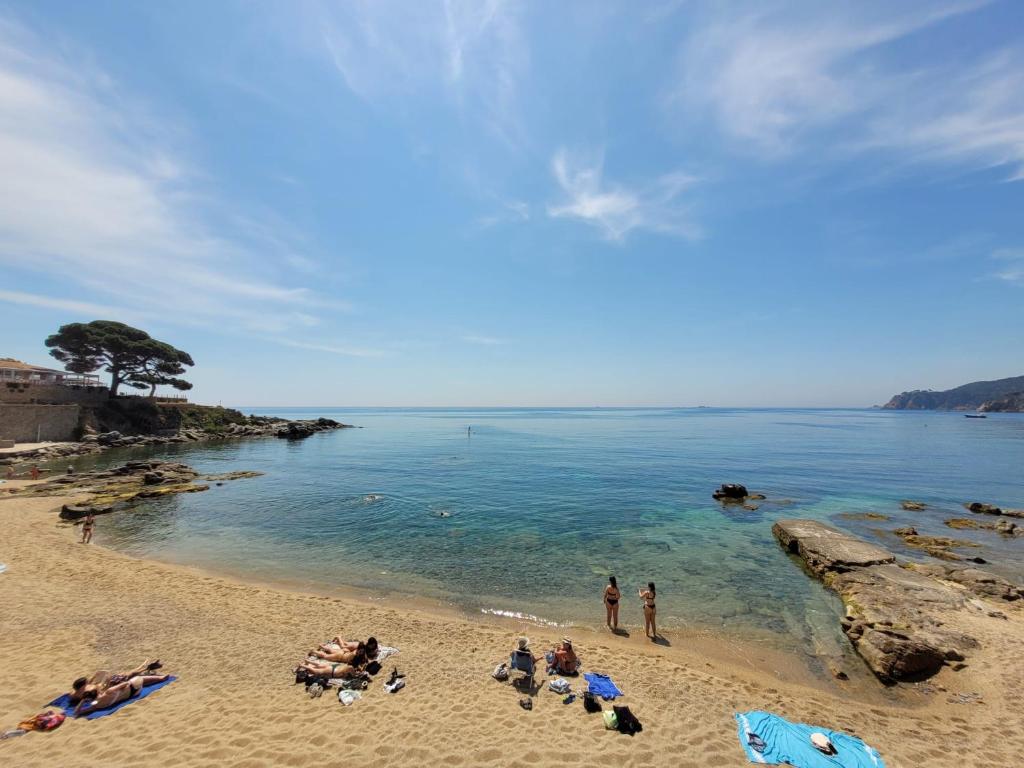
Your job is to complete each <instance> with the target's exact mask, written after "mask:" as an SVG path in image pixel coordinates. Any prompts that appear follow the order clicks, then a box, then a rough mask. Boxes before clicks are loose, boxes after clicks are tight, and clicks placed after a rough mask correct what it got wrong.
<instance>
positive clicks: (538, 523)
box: [79, 408, 1024, 659]
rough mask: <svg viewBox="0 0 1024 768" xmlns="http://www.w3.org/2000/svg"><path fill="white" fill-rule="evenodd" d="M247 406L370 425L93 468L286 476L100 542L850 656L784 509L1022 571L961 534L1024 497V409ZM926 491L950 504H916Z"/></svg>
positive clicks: (1017, 542) (284, 575)
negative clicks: (168, 463) (744, 499)
mask: <svg viewBox="0 0 1024 768" xmlns="http://www.w3.org/2000/svg"><path fill="white" fill-rule="evenodd" d="M245 410H246V412H251V413H256V414H260V415H270V416H281V417H285V418H292V419H300V418H314V417H318V416H326V417H329V418H333V419H337V420H338V421H342V422H344V423H346V424H352V425H354V426H355V427H357V428H355V429H343V430H337V431H331V432H324V433H319V434H316V435H313V436H312V437H310V438H308V439H305V440H299V441H287V440H281V439H275V438H264V439H248V440H233V441H216V442H205V443H200V444H186V445H171V446H160V447H154V448H149V449H134V450H131V451H130V452H129V451H124V450H121V451H111V452H107V453H104V454H100V455H98V456H94V457H86V458H84V459H82V460H80V462H79V466H80V467H82V468H86V467H102V466H106V465H110V464H115V463H118V462H121V461H124V460H126V459H128V458H141V457H144V456H152V457H156V458H163V459H171V460H176V461H182V462H186V463H188V464H190V465H192V466H194V467H196V468H197V469H199V470H200V471H202V472H204V473H220V472H228V471H234V470H256V471H259V472H263V473H264V474H263V475H262V476H261V477H257V478H251V479H242V480H235V481H229V482H224V483H223V484H216V485H214V484H212V483H211V488H210V490H209V491H206V492H204V493H195V494H183V495H179V496H173V497H170V498H163V499H160V500H156V501H152V502H150V503H148V504H146V505H145V506H143V507H141V508H138V509H136V510H134V511H129V512H121V513H115V514H112V515H109V516H106V517H103V518H101V519H100V521H99V525H98V527H97V541H98V542H99V543H102V544H104V545H107V546H110V547H113V548H115V549H118V550H121V551H124V552H127V553H130V554H132V555H137V556H141V557H147V558H154V559H158V560H164V561H169V562H174V563H180V564H186V565H192V566H201V567H204V568H209V569H214V570H217V571H220V572H224V573H229V574H233V575H237V576H240V577H243V578H250V579H256V580H262V581H270V582H275V583H286V584H289V585H293V586H296V587H299V588H309V589H315V590H318V591H330V590H333V589H337V590H339V591H341V590H346V591H353V590H354V591H356V592H362V593H370V594H374V595H378V596H379V595H393V596H398V597H402V596H405V597H408V598H415V599H420V600H426V601H435V602H437V603H441V604H444V605H446V606H450V607H453V608H455V609H456V610H458V611H462V612H465V613H467V614H471V615H497V616H513V617H520V618H523V619H526V620H528V621H533V622H537V623H541V624H551V625H558V626H568V627H571V626H580V625H582V626H589V627H599V626H603V624H604V621H605V614H604V607H603V604H602V601H601V595H602V591H603V589H604V586H605V584H606V580H607V577H608V576H609V575H611V574H614V575H615V576H616V577H617V579H618V583H619V585H620V587H621V589H622V592H623V596H624V599H623V601H622V606H621V618H620V620H621V621H622V622H623V624H625V625H626V626H630V625H634V626H642V617H641V608H640V601H639V600H638V599H636V598H635V597H634V596H635V594H636V590H637V588H638V587H640V586H641V585H646V584H647V582H649V581H654V582H655V583H656V586H657V595H658V599H657V602H658V621H659V629H660V630H662V631H663V633H664V634H665V635H666V636H671V633H672V631H673V630H676V631H677V632H695V631H707V632H712V633H717V634H721V635H723V636H733V637H740V638H748V639H751V640H756V641H757V642H763V643H768V644H770V645H774V646H776V647H778V648H780V649H795V650H797V651H799V652H801V653H803V654H805V655H806V656H807V658H808V659H814V658H819V657H821V656H822V655H823V654H828V653H829V652H831V651H834V650H835V649H837V648H839V649H841V648H843V647H844V643H843V640H842V637H841V634H840V630H839V622H838V618H839V616H840V615H841V612H842V607H841V605H840V603H839V601H838V600H837V599H836V598H835V597H834V596H833V595H831V594H830V593H828V592H827V591H826V590H825V589H823V588H822V586H821V585H820V584H819V583H818V582H816V581H814V580H813V579H811V578H809V577H808V575H807V574H806V573H804V571H803V570H802V569H801V567H800V565H799V563H798V562H797V561H796V560H795V559H794V558H793V557H792V556H790V555H788V554H787V553H786V552H784V551H783V550H782V548H781V547H780V546H779V545H778V544H777V542H776V541H775V540H774V538H773V537H772V533H771V528H772V523H773V522H774V521H775V520H777V519H780V518H791V517H800V518H811V519H815V520H821V521H826V522H829V523H831V524H833V525H835V526H838V527H839V528H842V529H845V530H848V531H850V532H852V533H854V534H856V535H858V536H862V537H864V538H866V539H869V540H871V541H874V542H877V543H879V544H881V545H883V546H885V547H887V548H890V549H891V550H893V551H895V552H897V553H898V554H899V555H900V556H902V557H904V558H906V559H909V560H921V561H928V560H929V559H930V558H929V557H928V556H927V555H924V554H923V553H921V552H919V551H916V550H914V549H911V548H909V547H907V546H906V545H904V543H903V542H902V540H901V539H900V538H898V537H897V536H895V535H894V534H893V530H894V529H896V528H898V527H900V526H904V525H913V526H914V527H915V528H916V529H917V530H918V532H919V533H922V534H934V535H943V536H952V537H955V538H957V539H960V540H962V541H964V542H965V543H966V545H965V546H963V547H962V548H959V549H957V550H955V551H957V552H959V553H961V554H963V555H964V556H968V557H976V556H980V557H983V558H984V559H985V560H986V561H988V563H989V564H988V565H987V566H985V567H987V568H990V569H991V570H993V571H995V572H997V573H1000V574H1002V575H1004V576H1006V577H1009V578H1013V579H1016V580H1018V581H1020V580H1024V537H1020V538H1016V539H1011V538H1006V537H1003V536H1001V535H999V534H997V533H995V532H992V531H987V530H978V531H973V530H953V529H951V528H948V527H947V526H945V525H944V521H945V520H948V519H950V518H952V517H973V516H972V515H971V514H970V513H969V512H967V511H966V510H964V508H963V506H962V505H963V503H964V502H970V501H985V502H991V503H995V504H998V505H1002V506H1008V507H1018V508H1019V507H1024V415H1021V414H990V415H989V417H988V418H987V419H966V418H964V416H963V414H961V413H943V412H919V411H885V410H877V409H872V410H838V409H836V410H809V409H722V408H645V409H640V408H629V409H624V408H586V409H561V408H539V409H526V408H486V409H478V408H402V409H398V408H373V409H369V408H274V409H245ZM721 483H742V484H744V485H746V486H747V488H748V489H749V490H750V492H752V493H754V492H756V493H760V494H764V496H765V499H764V500H763V501H757V502H755V504H756V506H757V508H756V509H745V508H743V507H742V506H740V505H728V504H721V503H719V502H717V501H715V500H714V499H712V491H714V489H715V488H716V487H718V486H719V485H720V484H721ZM904 499H909V500H914V501H919V502H923V503H925V504H927V505H928V508H927V509H926V510H925V511H919V512H911V511H905V510H903V509H902V508H901V505H900V502H901V500H904ZM868 513H871V514H872V517H868V516H867V514H868ZM879 516H883V517H879ZM976 519H977V518H976ZM968 545H973V546H968ZM933 562H934V561H933Z"/></svg>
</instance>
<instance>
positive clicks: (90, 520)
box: [82, 514, 96, 544]
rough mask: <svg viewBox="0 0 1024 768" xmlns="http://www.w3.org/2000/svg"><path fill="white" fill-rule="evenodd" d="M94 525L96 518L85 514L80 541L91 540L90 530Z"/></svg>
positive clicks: (86, 541)
mask: <svg viewBox="0 0 1024 768" xmlns="http://www.w3.org/2000/svg"><path fill="white" fill-rule="evenodd" d="M95 527H96V518H95V517H93V516H92V515H91V514H89V515H86V516H85V522H84V523H82V543H83V544H88V543H89V542H90V541H92V531H93V529H94V528H95Z"/></svg>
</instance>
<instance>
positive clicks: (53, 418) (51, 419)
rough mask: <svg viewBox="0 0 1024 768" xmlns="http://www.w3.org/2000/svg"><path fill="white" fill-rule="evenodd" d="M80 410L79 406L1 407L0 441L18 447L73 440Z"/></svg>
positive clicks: (9, 404)
mask: <svg viewBox="0 0 1024 768" xmlns="http://www.w3.org/2000/svg"><path fill="white" fill-rule="evenodd" d="M81 410H82V409H81V406H78V405H29V404H12V403H0V438H3V439H7V440H14V441H15V442H18V443H35V442H37V441H41V440H50V441H54V442H60V441H65V440H74V439H75V438H76V437H77V436H78V434H77V433H78V419H79V414H80V412H81Z"/></svg>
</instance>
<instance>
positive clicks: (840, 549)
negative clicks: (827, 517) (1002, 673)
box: [772, 520, 1024, 681]
mask: <svg viewBox="0 0 1024 768" xmlns="http://www.w3.org/2000/svg"><path fill="white" fill-rule="evenodd" d="M772 533H773V534H774V535H775V538H777V539H778V540H779V543H780V544H782V546H783V547H785V548H786V549H787V550H788V551H789V552H791V553H793V554H795V555H797V556H799V557H800V558H801V559H802V560H803V562H804V563H805V565H806V566H807V568H808V569H809V570H810V571H811V572H812V573H813V574H814V575H815V576H816V577H818V578H819V579H821V581H822V583H823V584H825V586H826V587H828V588H829V589H831V590H833V591H834V592H836V593H837V594H838V595H839V597H840V598H841V599H842V601H843V604H844V606H845V607H846V616H845V617H844V618H843V620H842V627H843V632H844V633H845V634H846V636H847V637H848V638H849V640H850V642H851V643H852V644H853V647H854V649H855V650H856V651H857V653H858V654H860V656H861V657H862V658H863V659H864V661H865V662H866V663H867V665H868V667H869V668H870V669H871V670H872V671H873V672H874V673H875V674H876V675H878V677H879V678H881V679H882V680H886V681H899V680H908V679H917V678H919V677H923V676H928V675H932V674H934V673H935V672H937V671H938V670H939V669H940V668H941V667H942V666H943V665H944V664H946V663H948V662H959V661H963V660H964V659H965V657H966V656H967V655H968V654H969V653H970V652H971V651H972V650H973V649H976V648H977V647H978V641H977V640H976V639H975V638H974V637H973V636H972V634H971V633H970V631H969V628H970V617H971V616H972V615H974V614H979V613H980V614H981V615H985V616H993V615H998V614H999V612H998V611H995V610H993V609H992V608H990V607H988V606H986V605H985V603H983V602H982V601H980V600H977V599H974V598H975V597H983V598H986V599H989V600H1006V601H1016V600H1019V599H1021V598H1022V597H1024V592H1022V590H1021V588H1020V587H1019V586H1017V585H1014V584H1011V583H1010V582H1007V581H1005V580H1004V579H1001V578H999V577H998V576H994V575H993V574H990V573H986V572H985V571H980V570H978V569H976V568H962V567H956V566H948V565H918V564H908V565H906V566H901V565H899V564H897V563H896V557H895V556H894V555H893V554H892V553H891V552H888V551H886V550H884V549H882V548H881V547H876V546H875V545H873V544H869V543H868V542H866V541H862V540H861V539H858V538H856V537H855V536H851V535H849V534H847V533H843V532H842V531H839V530H837V529H835V528H833V527H831V526H829V525H825V524H823V523H819V522H817V521H814V520H780V521H778V522H777V523H775V525H774V526H773V527H772Z"/></svg>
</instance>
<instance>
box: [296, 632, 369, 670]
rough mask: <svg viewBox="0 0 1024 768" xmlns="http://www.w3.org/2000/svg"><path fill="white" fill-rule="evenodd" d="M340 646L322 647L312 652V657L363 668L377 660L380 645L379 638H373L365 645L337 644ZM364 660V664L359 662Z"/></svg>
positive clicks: (358, 643)
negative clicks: (364, 665) (365, 664)
mask: <svg viewBox="0 0 1024 768" xmlns="http://www.w3.org/2000/svg"><path fill="white" fill-rule="evenodd" d="M336 645H337V646H338V647H337V648H334V647H333V646H329V645H321V646H320V647H319V648H317V649H316V650H313V651H310V652H309V655H310V656H316V657H317V658H318V659H323V660H324V661H340V662H342V663H344V664H355V665H356V666H361V664H362V663H365V662H366V661H373V660H374V659H376V658H377V651H378V649H379V647H380V646H379V645H378V644H377V638H375V637H371V638H369V639H368V640H367V641H366V642H365V643H362V642H357V643H354V644H353V643H351V642H342V643H336ZM359 658H362V659H363V660H364V661H363V662H358V661H357V660H358V659H359Z"/></svg>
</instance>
